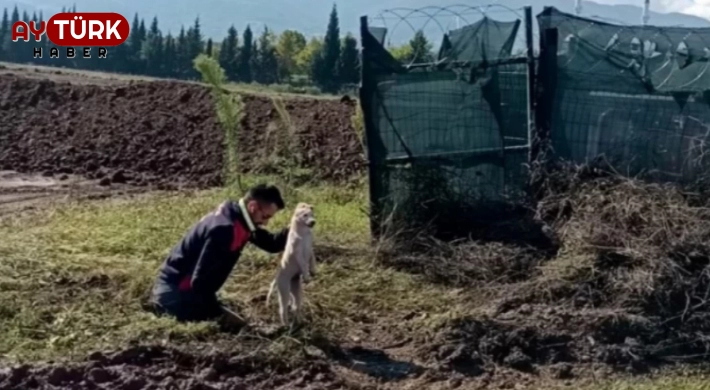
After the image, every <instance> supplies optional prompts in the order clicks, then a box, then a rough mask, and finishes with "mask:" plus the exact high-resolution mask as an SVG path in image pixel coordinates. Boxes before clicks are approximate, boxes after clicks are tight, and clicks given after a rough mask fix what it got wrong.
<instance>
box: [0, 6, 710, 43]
mask: <svg viewBox="0 0 710 390" xmlns="http://www.w3.org/2000/svg"><path fill="white" fill-rule="evenodd" d="M493 2H494V1H492V0H473V1H470V2H459V1H449V2H446V3H441V4H460V3H466V4H471V5H486V4H490V3H493ZM500 2H501V3H502V4H505V5H506V6H508V7H510V8H514V9H518V8H522V7H523V6H525V5H532V7H533V12H535V13H536V14H537V13H539V12H540V11H541V10H542V8H543V7H544V6H554V7H556V8H558V9H560V10H562V11H565V12H572V11H573V7H574V1H572V0H501V1H500ZM335 3H336V4H337V6H338V10H339V16H340V23H341V32H347V31H349V32H353V33H355V34H356V33H357V31H358V23H359V17H360V16H361V15H369V16H371V17H376V16H378V15H379V14H380V12H381V11H382V10H383V9H394V8H420V7H425V6H431V5H436V4H438V2H436V1H433V0H362V1H359V2H355V1H344V0H338V1H335ZM639 3H641V2H640V1H639ZM16 4H17V6H18V7H20V9H24V10H27V11H28V12H29V13H30V14H31V13H32V12H33V11H39V10H42V11H43V12H44V14H45V15H51V14H53V13H55V12H59V11H60V10H61V8H62V7H63V6H70V5H71V4H76V7H77V9H79V10H86V11H108V10H111V11H115V12H119V13H121V14H123V15H125V16H127V17H128V18H129V20H132V18H133V15H134V14H135V13H136V12H138V14H139V15H140V16H141V17H143V18H145V19H146V22H149V21H150V19H151V18H152V17H153V16H156V15H157V16H158V20H159V22H160V26H161V30H163V31H164V32H167V31H170V32H172V33H173V34H175V33H177V32H178V31H179V30H180V26H181V25H190V24H192V23H193V22H194V19H195V18H196V17H198V16H199V17H200V21H201V24H202V27H203V32H204V34H205V35H206V36H207V37H212V38H214V39H218V40H221V39H222V37H223V36H224V35H225V34H226V30H227V28H228V27H229V26H230V25H231V24H234V25H235V26H236V27H237V29H238V30H240V31H242V30H243V29H244V27H245V26H246V25H247V24H251V25H252V28H255V29H256V30H257V31H259V30H261V28H262V26H263V25H264V24H265V25H267V26H269V28H271V29H273V30H275V31H277V32H279V31H282V30H284V29H296V30H299V31H301V32H303V33H305V34H306V35H309V36H312V35H321V34H323V33H324V32H325V27H326V24H327V21H328V14H329V12H330V7H331V6H332V4H333V2H332V1H324V0H303V1H298V2H296V1H286V0H270V1H257V0H204V1H203V2H202V3H201V4H200V5H198V3H196V2H194V1H190V0H153V1H149V2H148V1H138V0H124V1H119V0H76V1H74V2H72V1H71V0H44V1H42V2H41V3H40V2H38V3H34V2H29V1H14V0H0V7H9V8H12V7H14V6H15V5H16ZM583 14H584V15H585V16H592V15H596V16H600V17H602V18H606V19H610V20H613V21H619V22H622V23H624V24H639V23H640V21H641V9H640V8H639V7H635V6H627V5H601V4H596V3H593V2H590V1H585V5H584V12H583ZM491 16H492V17H502V18H509V16H507V15H503V14H501V13H496V14H493V15H491ZM651 21H652V23H653V24H656V25H684V26H689V27H701V26H703V27H707V26H710V21H708V20H705V19H702V18H699V17H696V16H691V15H684V14H678V13H674V14H661V13H652V15H651ZM394 22H395V21H394V20H392V19H390V20H388V24H392V23H394ZM424 22H425V21H424V20H422V19H421V18H420V19H419V20H414V22H413V24H414V25H415V26H417V25H419V26H420V25H421V24H423V23H424ZM402 31H404V30H402ZM407 34H408V32H407ZM397 35H399V34H397ZM398 38H399V37H398ZM432 38H434V40H435V41H438V39H439V37H432ZM399 39H401V38H399ZM399 39H397V40H399Z"/></svg>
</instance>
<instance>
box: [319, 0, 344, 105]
mask: <svg viewBox="0 0 710 390" xmlns="http://www.w3.org/2000/svg"><path fill="white" fill-rule="evenodd" d="M319 57H321V58H320V59H319V60H317V61H316V63H314V65H317V66H314V68H313V71H314V72H315V73H313V79H314V81H315V83H316V84H317V85H318V86H319V87H321V88H322V89H323V90H325V91H328V92H335V91H337V89H338V88H339V85H338V82H337V70H338V68H337V66H338V58H339V57H340V27H339V25H338V11H337V8H336V6H335V4H333V10H332V11H331V12H330V20H329V21H328V31H327V32H326V35H325V40H324V42H323V49H322V51H321V53H320V55H319Z"/></svg>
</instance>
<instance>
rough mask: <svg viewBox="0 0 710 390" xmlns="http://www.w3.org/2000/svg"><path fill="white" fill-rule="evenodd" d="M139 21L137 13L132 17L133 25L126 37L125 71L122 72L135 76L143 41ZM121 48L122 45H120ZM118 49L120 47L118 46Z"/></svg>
mask: <svg viewBox="0 0 710 390" xmlns="http://www.w3.org/2000/svg"><path fill="white" fill-rule="evenodd" d="M140 27H141V21H140V19H138V13H136V14H135V15H134V16H133V23H132V24H131V31H130V33H129V35H128V40H127V41H128V42H127V43H128V45H127V46H128V47H127V49H128V50H127V53H126V54H127V56H126V57H124V58H125V62H126V64H125V67H126V68H125V69H124V72H127V73H130V74H137V73H138V69H139V68H140V66H139V64H140V62H141V61H140V51H141V47H142V46H143V39H142V37H141V31H140ZM121 46H123V45H121ZM119 47H120V46H119Z"/></svg>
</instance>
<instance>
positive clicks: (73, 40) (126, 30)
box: [12, 12, 130, 47]
mask: <svg viewBox="0 0 710 390" xmlns="http://www.w3.org/2000/svg"><path fill="white" fill-rule="evenodd" d="M44 34H46V35H47V38H49V40H50V41H51V42H52V43H53V44H55V45H57V46H63V47H70V46H83V47H106V46H118V45H120V44H122V43H123V42H125V41H126V39H127V38H128V35H129V34H130V26H129V24H128V20H126V18H125V17H123V15H121V14H118V13H115V12H76V13H74V12H62V13H58V14H55V15H53V16H52V17H51V18H49V21H47V22H45V21H41V22H40V23H39V25H37V23H36V22H30V23H26V22H24V21H18V22H15V23H14V24H13V25H12V41H13V42H17V41H19V40H22V41H24V42H29V41H30V35H31V36H32V37H33V38H34V40H35V41H36V42H41V41H42V35H44Z"/></svg>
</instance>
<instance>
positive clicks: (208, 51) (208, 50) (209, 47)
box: [205, 38, 213, 57]
mask: <svg viewBox="0 0 710 390" xmlns="http://www.w3.org/2000/svg"><path fill="white" fill-rule="evenodd" d="M212 45H213V44H212V38H209V39H207V47H205V54H207V55H208V56H210V57H212V53H213V49H212Z"/></svg>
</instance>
